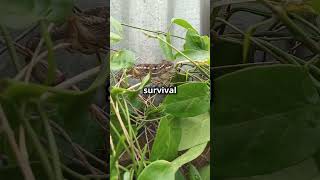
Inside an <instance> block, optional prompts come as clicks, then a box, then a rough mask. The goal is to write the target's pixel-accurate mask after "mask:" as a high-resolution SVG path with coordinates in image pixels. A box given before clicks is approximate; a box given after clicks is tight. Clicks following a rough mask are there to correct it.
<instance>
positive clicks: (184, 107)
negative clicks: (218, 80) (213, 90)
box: [163, 83, 210, 118]
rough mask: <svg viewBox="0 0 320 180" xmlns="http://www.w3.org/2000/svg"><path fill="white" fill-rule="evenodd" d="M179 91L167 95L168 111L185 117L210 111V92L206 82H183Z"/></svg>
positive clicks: (165, 104)
mask: <svg viewBox="0 0 320 180" xmlns="http://www.w3.org/2000/svg"><path fill="white" fill-rule="evenodd" d="M177 92H178V93H177V94H174V95H169V96H167V97H166V99H165V100H164V102H163V105H164V107H165V111H166V112H167V113H169V114H172V115H173V116H175V117H179V118H183V117H192V116H197V115H200V114H202V113H205V112H208V111H209V107H210V95H209V93H210V92H209V87H208V86H207V84H206V83H188V84H183V85H180V86H178V89H177Z"/></svg>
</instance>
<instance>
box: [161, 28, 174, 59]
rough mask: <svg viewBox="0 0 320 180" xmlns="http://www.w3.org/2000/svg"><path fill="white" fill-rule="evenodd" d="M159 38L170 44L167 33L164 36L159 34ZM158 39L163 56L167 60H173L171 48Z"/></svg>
mask: <svg viewBox="0 0 320 180" xmlns="http://www.w3.org/2000/svg"><path fill="white" fill-rule="evenodd" d="M159 38H160V39H162V40H163V41H165V42H167V43H169V44H171V38H170V35H169V34H168V35H167V36H166V37H165V36H164V35H159ZM160 39H159V44H160V47H161V49H162V52H163V54H164V56H165V58H166V59H167V60H174V55H173V53H172V48H171V47H170V46H169V45H168V44H167V43H165V42H163V41H161V40H160Z"/></svg>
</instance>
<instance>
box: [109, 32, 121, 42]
mask: <svg viewBox="0 0 320 180" xmlns="http://www.w3.org/2000/svg"><path fill="white" fill-rule="evenodd" d="M121 40H122V37H121V36H120V35H118V34H116V33H113V32H110V43H111V44H115V43H117V42H119V41H121Z"/></svg>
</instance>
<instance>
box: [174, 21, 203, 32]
mask: <svg viewBox="0 0 320 180" xmlns="http://www.w3.org/2000/svg"><path fill="white" fill-rule="evenodd" d="M171 23H173V24H177V25H179V26H181V27H183V28H185V29H187V30H188V29H192V30H193V31H195V32H196V33H198V32H197V30H196V29H195V28H194V27H193V26H192V25H191V24H190V23H189V22H188V21H186V20H184V19H180V18H173V19H171ZM198 34H199V33H198Z"/></svg>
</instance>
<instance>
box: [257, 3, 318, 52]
mask: <svg viewBox="0 0 320 180" xmlns="http://www.w3.org/2000/svg"><path fill="white" fill-rule="evenodd" d="M258 1H259V2H261V3H263V4H264V5H265V6H267V7H268V8H269V9H270V10H271V11H272V12H273V13H275V14H276V15H278V16H277V17H278V18H279V19H280V20H281V21H282V23H283V24H284V25H286V26H287V28H288V30H289V31H291V33H292V34H294V35H296V36H297V37H298V38H299V40H300V41H302V42H304V43H305V45H306V46H307V47H308V48H310V50H311V51H312V52H313V53H315V54H319V53H320V46H319V45H318V43H317V42H316V41H314V40H313V39H312V38H310V37H309V35H308V34H307V33H305V32H304V31H303V29H301V28H300V27H299V26H298V25H296V24H295V23H294V22H293V21H292V20H291V19H290V18H289V16H288V14H287V13H286V11H285V10H284V9H283V8H281V7H279V6H274V5H272V4H271V3H270V2H269V1H267V0H258Z"/></svg>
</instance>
